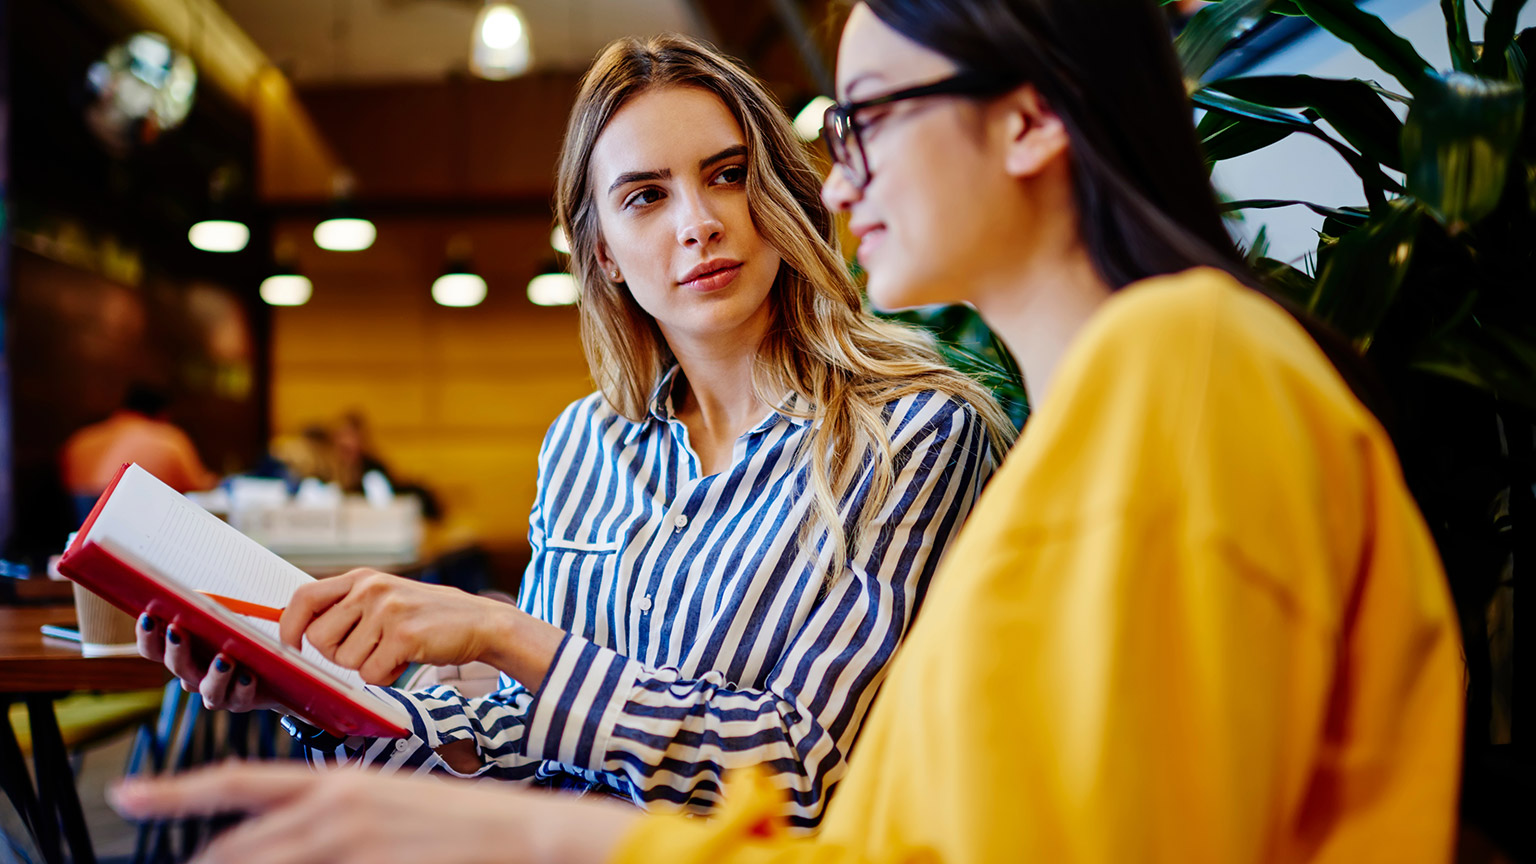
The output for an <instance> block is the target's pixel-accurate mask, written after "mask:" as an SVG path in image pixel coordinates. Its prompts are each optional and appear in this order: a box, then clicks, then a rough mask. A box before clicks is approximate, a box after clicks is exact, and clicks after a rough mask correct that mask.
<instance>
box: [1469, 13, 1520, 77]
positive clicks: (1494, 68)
mask: <svg viewBox="0 0 1536 864" xmlns="http://www.w3.org/2000/svg"><path fill="white" fill-rule="evenodd" d="M1524 5H1525V0H1493V8H1492V9H1491V10H1489V12H1488V21H1487V23H1485V24H1484V25H1483V53H1482V56H1481V57H1479V58H1478V61H1477V71H1478V73H1479V74H1481V75H1486V76H1487V77H1489V78H1503V77H1504V76H1505V74H1506V73H1507V71H1508V69H1509V59H1508V57H1507V55H1506V54H1505V49H1507V48H1508V47H1509V45H1510V43H1511V42H1513V41H1514V39H1515V23H1516V22H1517V21H1519V20H1520V8H1521V7H1522V6H1524Z"/></svg>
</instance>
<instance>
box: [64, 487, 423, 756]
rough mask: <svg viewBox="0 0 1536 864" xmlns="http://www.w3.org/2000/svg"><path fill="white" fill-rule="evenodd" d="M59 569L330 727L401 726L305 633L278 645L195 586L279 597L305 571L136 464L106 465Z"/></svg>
mask: <svg viewBox="0 0 1536 864" xmlns="http://www.w3.org/2000/svg"><path fill="white" fill-rule="evenodd" d="M59 572H61V573H63V574H64V575H65V576H68V577H69V578H71V579H73V580H74V581H76V582H79V583H80V584H81V585H83V586H85V587H86V588H89V589H90V590H91V591H94V592H95V593H97V594H99V595H101V596H102V597H104V598H106V599H107V600H108V601H110V602H111V603H112V605H114V606H116V607H117V608H119V609H122V610H123V611H124V612H127V613H129V614H130V615H134V616H137V615H139V614H140V613H142V612H146V611H147V612H149V613H150V614H151V615H153V616H155V617H156V618H158V619H160V620H161V621H169V622H171V623H173V624H175V625H176V626H177V627H178V628H179V629H181V630H182V631H184V632H186V633H190V634H191V635H192V636H193V637H195V639H196V644H198V645H201V646H203V647H204V648H206V649H209V650H213V651H221V652H223V653H224V654H225V655H227V656H228V657H230V658H232V659H233V660H234V661H235V662H236V663H238V664H240V666H241V668H243V669H248V670H250V671H251V672H252V673H254V674H255V675H256V676H257V677H258V678H259V679H260V681H261V683H262V686H263V688H264V689H265V691H266V692H267V693H268V694H270V695H271V696H272V698H274V699H275V700H277V701H278V702H280V703H282V704H283V705H284V706H286V707H288V708H289V709H291V710H292V711H293V712H294V713H295V714H297V715H298V716H300V717H303V718H304V719H306V720H308V721H309V722H311V723H313V724H315V725H317V726H320V727H321V728H323V729H326V730H327V731H329V732H332V733H334V734H337V735H369V736H376V737H386V738H402V737H405V736H406V735H407V734H408V733H407V731H406V730H407V729H409V728H410V725H411V718H410V714H409V713H408V712H407V711H406V709H405V707H404V706H403V705H401V704H400V703H399V702H397V701H395V700H394V699H391V698H389V697H388V696H384V695H380V694H378V693H375V692H373V691H371V690H369V689H367V688H366V687H365V685H364V684H363V680H362V678H361V677H360V676H359V675H358V674H357V673H356V672H353V671H351V670H349V669H343V668H342V667H340V666H337V665H336V664H334V663H331V662H330V661H328V660H326V659H325V658H324V657H322V656H321V655H320V653H319V652H317V651H316V650H315V649H314V648H313V647H311V646H310V645H308V644H307V643H306V644H305V646H304V650H303V651H298V650H295V649H294V648H291V647H289V646H288V645H285V644H283V643H282V642H281V641H279V640H278V637H277V624H276V622H272V621H263V620H260V619H258V618H253V617H248V616H244V615H239V614H236V613H235V612H231V611H229V610H228V609H226V608H224V607H223V606H221V605H219V604H218V603H215V602H214V601H213V600H210V599H209V598H208V597H206V596H203V594H201V593H199V592H200V591H206V592H210V593H213V594H218V595H222V596H224V597H232V598H235V599H237V600H243V601H245V602H247V603H255V604H259V605H262V606H271V607H275V608H282V607H283V606H286V605H287V604H288V598H289V597H291V596H292V595H293V592H294V591H295V590H297V589H298V587H299V586H300V585H303V584H304V583H306V582H310V581H313V579H312V577H311V576H309V575H308V574H306V573H304V572H303V571H302V570H300V569H298V568H297V567H295V566H293V565H292V564H289V563H288V562H287V561H284V560H283V559H282V558H280V557H278V556H277V555H276V554H275V553H273V552H272V551H271V550H269V549H267V548H265V547H263V546H262V545H261V544H259V543H257V542H256V541H254V540H252V539H250V538H249V537H246V536H245V535H244V534H241V533H240V532H239V531H237V530H235V529H234V528H232V527H230V526H229V525H228V524H226V523H225V522H224V521H223V520H221V519H219V518H218V517H217V516H214V515H213V514H211V513H209V512H207V511H206V510H204V509H202V508H201V507H198V506H197V505H195V504H193V503H192V502H190V501H188V500H187V499H186V498H185V497H184V496H182V495H181V494H179V493H178V492H176V491H175V490H174V489H172V488H171V487H169V486H167V485H165V484H164V483H162V482H160V481H159V480H157V479H156V478H155V476H154V475H152V474H150V473H149V472H148V471H145V470H144V469H143V468H140V467H139V466H138V465H134V464H128V465H124V466H123V467H122V469H121V470H119V471H118V472H117V476H116V477H115V478H113V480H112V485H110V486H108V487H107V491H106V492H104V493H102V496H101V499H100V500H99V501H97V502H96V507H95V509H93V510H92V511H91V515H90V517H89V518H87V519H86V520H85V524H84V525H82V526H81V528H80V532H79V534H78V535H77V536H76V537H75V541H74V542H73V543H71V544H70V547H69V549H68V550H67V551H65V553H64V555H63V557H62V558H60V560H59ZM203 659H204V662H207V661H211V660H212V656H211V655H209V656H208V657H207V658H203Z"/></svg>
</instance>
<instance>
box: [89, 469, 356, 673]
mask: <svg viewBox="0 0 1536 864" xmlns="http://www.w3.org/2000/svg"><path fill="white" fill-rule="evenodd" d="M86 539H88V540H91V541H95V542H97V543H100V544H101V545H102V546H104V547H106V548H107V549H108V550H110V551H112V552H113V553H114V554H116V555H118V556H119V557H122V558H124V559H125V560H127V561H129V562H131V563H133V564H135V565H136V566H138V567H139V568H140V569H141V570H143V572H145V573H146V574H148V575H151V576H154V577H156V578H159V579H162V580H167V581H170V582H174V583H176V584H178V585H180V586H182V587H184V588H188V589H192V590H194V591H197V590H202V591H212V592H213V593H215V594H222V595H224V596H225V597H233V598H236V599H238V600H246V601H249V602H251V603H260V604H261V605H263V606H272V607H275V608H282V607H284V606H286V605H288V599H289V598H290V597H292V596H293V592H294V591H296V590H298V588H299V586H301V585H304V584H306V583H309V582H313V581H314V578H313V577H311V576H310V575H309V574H307V573H305V572H304V571H302V570H300V569H299V568H297V567H295V566H293V565H292V564H289V563H288V562H287V561H284V560H283V559H282V558H280V557H278V555H277V554H276V553H274V552H272V551H271V550H269V549H267V548H266V547H264V546H262V545H261V544H260V543H257V542H256V541H254V540H252V539H251V538H249V537H247V536H245V535H244V534H241V533H240V532H239V531H236V530H235V529H234V528H232V527H230V526H229V525H227V524H225V523H224V521H223V520H221V519H219V518H218V517H217V516H214V515H213V514H211V513H209V512H208V511H206V510H204V509H202V508H201V507H198V506H197V505H195V504H193V503H192V502H190V501H188V500H187V499H186V498H185V497H183V496H182V495H181V494H180V493H178V492H176V491H175V490H174V489H172V488H171V487H169V486H167V485H165V484H164V483H162V482H160V481H159V480H158V479H156V478H155V477H154V475H152V474H150V473H149V472H147V471H145V470H144V469H142V468H140V467H138V466H137V465H134V466H131V467H129V469H128V470H127V471H126V472H125V473H124V474H123V478H122V480H120V481H118V484H117V488H116V489H115V490H113V492H112V497H111V498H109V499H108V500H107V503H106V506H105V507H103V508H102V511H101V515H99V516H98V517H97V518H96V522H95V524H94V525H92V526H91V530H90V533H89V534H88V535H87V538H86ZM197 599H198V600H200V601H202V605H204V606H205V607H207V608H212V609H215V610H217V612H218V613H219V615H220V617H222V618H225V619H226V620H228V621H232V622H234V623H235V624H236V625H237V626H240V627H242V628H243V629H246V630H254V631H256V632H258V633H261V634H263V636H265V637H267V639H269V640H270V641H271V642H272V643H273V646H274V648H277V647H281V650H283V651H288V652H291V651H292V650H293V649H291V648H287V647H286V646H280V643H279V642H278V638H277V624H276V622H272V621H262V620H260V619H256V618H250V617H248V616H244V615H236V614H235V613H233V612H229V611H227V610H225V609H223V608H222V607H220V606H218V605H217V604H215V603H213V601H211V600H207V598H203V597H198V598H197ZM303 656H304V659H306V660H308V661H309V662H311V663H313V664H314V665H315V666H318V667H319V668H321V669H323V670H324V671H326V672H327V673H329V674H331V675H332V676H334V677H336V678H338V679H340V680H341V681H344V682H346V683H347V684H350V685H352V686H354V687H358V688H361V687H362V686H363V679H362V676H360V675H358V674H357V673H356V672H354V671H352V670H350V669H344V668H342V667H341V666H338V665H336V664H335V663H332V662H331V661H329V660H327V659H325V657H323V656H321V654H320V652H319V651H316V650H315V649H314V648H313V647H312V646H310V644H309V643H308V642H305V644H304V650H303Z"/></svg>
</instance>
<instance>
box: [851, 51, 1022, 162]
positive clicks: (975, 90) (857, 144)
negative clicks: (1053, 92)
mask: <svg viewBox="0 0 1536 864" xmlns="http://www.w3.org/2000/svg"><path fill="white" fill-rule="evenodd" d="M1013 86H1014V85H1012V84H1006V83H1004V82H1002V81H1000V80H998V79H997V78H994V77H992V76H990V75H984V74H982V73H980V72H960V73H958V74H955V75H952V76H950V77H948V78H944V79H942V80H939V81H935V82H933V83H931V84H923V85H921V86H918V87H909V88H907V89H905V90H897V91H896V92H894V93H887V94H885V95H884V96H875V97H873V98H870V99H864V100H862V101H859V102H838V103H837V104H835V105H832V106H831V107H829V108H827V113H826V115H825V116H824V117H823V118H822V124H821V140H822V141H823V142H824V143H825V144H826V145H827V153H828V154H830V155H831V156H832V161H833V162H834V163H836V164H838V165H841V166H843V170H844V171H845V172H847V174H848V182H849V183H852V184H853V188H855V189H863V188H864V187H865V186H868V185H869V162H868V161H867V160H866V159H865V158H864V142H863V140H862V139H861V138H860V137H859V121H858V119H857V115H858V113H859V112H860V111H863V110H864V109H866V108H874V107H876V106H879V105H889V104H891V103H892V102H903V101H905V100H907V99H921V98H923V97H925V96H992V95H996V94H998V93H1002V92H1004V91H1007V90H1009V89H1011V88H1012V87H1013Z"/></svg>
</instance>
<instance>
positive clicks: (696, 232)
mask: <svg viewBox="0 0 1536 864" xmlns="http://www.w3.org/2000/svg"><path fill="white" fill-rule="evenodd" d="M683 197H684V199H685V204H684V207H683V211H682V220H681V222H680V223H679V225H678V229H677V242H678V243H681V244H682V245H683V246H686V247H689V248H692V247H694V246H699V245H704V246H708V245H709V244H710V243H712V242H714V241H716V240H719V239H720V235H721V234H723V233H724V232H725V224H724V223H723V222H721V221H720V217H719V215H718V214H716V213H715V211H714V210H713V209H712V208H711V207H710V206H709V201H708V200H707V199H706V197H705V196H703V195H699V196H691V195H689V196H683Z"/></svg>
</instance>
